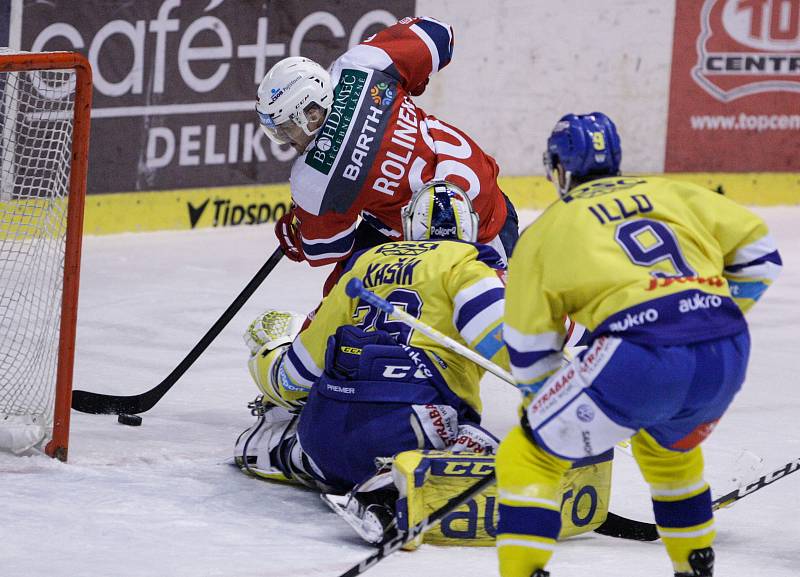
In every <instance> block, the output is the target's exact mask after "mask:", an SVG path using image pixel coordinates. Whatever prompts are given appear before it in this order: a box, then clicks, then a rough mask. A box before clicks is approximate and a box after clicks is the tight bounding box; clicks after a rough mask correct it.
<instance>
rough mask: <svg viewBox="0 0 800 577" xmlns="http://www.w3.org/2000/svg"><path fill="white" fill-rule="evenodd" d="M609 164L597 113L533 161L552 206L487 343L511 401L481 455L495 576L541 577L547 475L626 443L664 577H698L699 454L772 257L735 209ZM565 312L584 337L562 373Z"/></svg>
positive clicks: (704, 493) (704, 490)
mask: <svg viewBox="0 0 800 577" xmlns="http://www.w3.org/2000/svg"><path fill="white" fill-rule="evenodd" d="M620 159H621V147H620V140H619V135H618V133H617V129H616V126H615V125H614V123H613V122H612V121H611V120H610V119H609V118H608V117H607V116H606V115H604V114H602V113H592V114H587V115H574V114H569V115H566V116H564V117H563V118H561V120H559V122H558V123H557V124H556V126H555V129H554V130H553V132H552V134H551V135H550V137H549V139H548V143H547V151H546V152H545V166H546V168H547V172H548V176H549V177H550V179H551V180H553V182H554V183H555V184H556V187H557V189H558V192H559V195H560V198H559V200H557V201H556V202H554V203H553V204H552V205H551V206H550V207H548V209H547V210H545V211H544V213H543V214H542V215H541V216H540V217H539V218H538V219H537V220H536V221H535V222H534V223H533V224H532V225H531V226H530V227H529V228H528V229H527V230H526V231H525V232H524V233H523V235H522V237H521V238H520V241H519V243H518V244H517V246H516V248H515V252H514V255H513V256H512V258H511V261H510V264H509V276H508V286H507V290H506V311H505V317H504V319H505V325H504V328H503V338H504V340H505V342H506V345H507V348H508V351H509V356H510V361H511V372H512V374H513V375H514V377H515V379H516V381H517V382H518V384H519V386H520V387H521V388H523V389H525V390H526V391H527V394H526V396H525V401H524V403H523V408H522V411H521V414H522V419H521V424H520V425H519V426H518V427H516V428H515V429H513V430H512V431H511V433H510V434H509V435H508V436H507V437H506V438H505V439H504V440H503V441H502V443H501V445H500V449H499V451H498V455H497V459H496V466H497V478H498V491H499V495H500V505H499V512H500V515H499V525H498V538H497V548H498V557H499V564H500V573H501V575H502V577H546V576H548V575H549V573H548V572H547V571H546V569H545V567H546V565H547V563H548V561H549V560H550V557H551V555H552V554H553V550H554V545H555V540H556V537H557V535H558V533H559V529H560V523H561V518H560V515H559V513H558V510H559V504H560V501H559V499H560V495H559V494H558V493H559V487H560V481H561V479H562V477H563V476H564V474H565V472H566V471H567V470H568V469H569V467H570V464H571V463H572V462H573V461H575V460H576V459H581V458H586V457H591V456H593V455H597V454H600V453H602V452H603V451H607V450H608V449H609V448H611V447H613V446H614V444H615V443H617V442H618V441H620V440H623V439H626V438H628V437H632V448H633V454H634V457H635V459H636V461H637V463H638V465H639V467H640V469H641V471H642V474H643V476H644V478H645V480H646V481H647V483H648V484H649V486H650V492H651V496H652V504H653V511H654V514H655V519H656V525H657V527H658V531H659V534H660V536H661V538H662V540H663V542H664V544H665V546H666V550H667V553H668V555H669V557H670V560H671V562H672V566H673V569H674V572H675V575H676V577H689V576H702V577H710V576H711V575H712V574H713V562H714V551H713V548H712V543H713V540H714V535H715V532H714V519H713V514H712V509H711V492H710V489H709V486H708V484H707V483H706V482H705V480H704V478H703V458H702V453H701V450H700V446H699V445H700V443H701V442H702V441H703V439H705V438H706V437H707V436H708V435H709V434H710V433H711V431H712V430H713V428H714V426H715V425H716V423H717V422H718V421H719V419H720V418H721V417H722V415H723V414H724V412H725V410H726V409H727V407H728V406H729V404H730V403H731V401H732V399H733V397H734V395H735V394H736V392H737V391H738V390H739V388H740V387H741V385H742V382H743V381H744V377H745V371H746V368H747V362H748V356H749V349H750V337H749V334H748V330H747V323H746V322H745V319H744V313H745V312H746V311H747V310H748V309H749V308H750V307H751V306H753V304H754V303H755V301H756V300H758V298H759V297H761V295H762V294H763V293H764V291H765V290H766V289H767V288H768V287H769V285H770V284H771V282H772V281H773V280H774V279H775V277H776V276H777V274H778V272H779V270H780V268H781V259H780V256H779V254H778V251H777V249H776V247H775V244H774V242H773V240H772V238H771V237H770V235H769V233H768V230H767V226H766V224H765V223H764V222H763V220H762V219H761V218H759V217H758V216H756V215H755V214H753V213H752V212H751V211H749V210H747V209H746V208H744V207H742V206H740V205H738V204H736V203H735V202H733V201H731V200H729V199H726V198H725V197H723V196H721V195H719V194H716V193H714V192H712V191H709V190H706V189H704V188H702V187H699V186H695V185H693V184H690V183H686V182H680V181H673V180H668V179H665V178H650V177H623V176H620V173H619V166H620ZM565 315H568V316H569V317H570V318H571V319H573V320H575V321H576V322H577V323H580V324H581V325H583V326H585V327H586V329H587V331H589V341H590V342H589V346H588V348H587V349H586V350H585V351H583V352H582V353H581V354H579V355H578V356H577V357H575V358H574V359H572V360H571V361H570V362H569V363H567V364H563V362H562V352H561V351H562V347H563V344H564V329H563V322H562V319H563V318H564V316H565Z"/></svg>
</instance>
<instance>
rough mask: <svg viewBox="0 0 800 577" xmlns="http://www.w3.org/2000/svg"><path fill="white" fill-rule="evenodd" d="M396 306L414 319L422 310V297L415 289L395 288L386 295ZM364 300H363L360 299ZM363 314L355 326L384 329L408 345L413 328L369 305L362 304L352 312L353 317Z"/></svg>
mask: <svg viewBox="0 0 800 577" xmlns="http://www.w3.org/2000/svg"><path fill="white" fill-rule="evenodd" d="M386 300H387V301H389V302H390V303H391V304H393V305H394V306H395V307H397V308H402V309H403V310H405V312H407V313H408V314H410V315H411V316H412V317H414V318H415V319H418V318H419V315H420V312H421V311H422V299H421V298H420V296H419V294H417V292H416V291H412V290H409V289H395V290H393V291H392V292H391V293H389V296H387V297H386ZM360 302H362V303H363V302H364V301H360ZM362 315H363V320H362V321H361V322H359V323H358V324H357V325H356V326H357V327H358V328H360V329H362V330H364V331H371V330H374V329H378V330H381V331H386V332H387V333H389V334H390V335H392V336H393V337H394V339H395V340H396V341H397V342H398V343H400V344H401V345H408V343H409V341H410V340H411V331H412V330H413V329H412V328H411V327H409V326H408V325H406V324H404V323H402V322H401V321H398V320H389V318H388V317H389V316H390V315H388V314H387V313H385V312H384V311H382V310H380V309H378V308H376V307H374V306H372V305H369V304H362V305H361V306H359V307H356V310H355V312H354V313H353V318H355V319H357V318H359V317H361V316H362Z"/></svg>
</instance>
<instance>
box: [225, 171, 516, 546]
mask: <svg viewBox="0 0 800 577" xmlns="http://www.w3.org/2000/svg"><path fill="white" fill-rule="evenodd" d="M404 220H405V226H406V228H407V230H408V233H409V234H407V238H411V239H417V240H409V241H400V242H389V243H384V244H381V245H379V246H377V247H374V248H371V249H368V250H366V251H364V252H362V253H360V254H359V255H356V256H354V257H352V258H351V259H350V261H349V262H348V264H347V266H346V267H345V271H344V274H343V275H342V277H341V278H340V280H339V281H338V282H337V284H336V285H335V287H334V288H333V290H332V291H331V292H330V293H329V294H328V296H327V297H325V299H324V300H323V301H322V303H321V305H320V306H319V308H318V309H317V311H316V313H315V315H314V317H313V320H312V321H311V322H310V324H309V325H308V326H307V328H305V329H304V330H302V332H300V327H301V325H302V324H303V319H302V317H300V316H299V315H290V314H287V313H282V312H279V311H268V312H267V313H266V314H264V315H262V316H261V317H259V319H257V320H256V321H255V322H254V323H253V325H252V326H251V327H250V329H249V330H248V332H247V334H246V340H248V344H249V345H250V347H251V352H252V353H253V355H252V357H251V359H250V370H251V374H252V376H253V377H254V379H255V380H256V383H257V384H258V386H259V388H260V389H261V391H262V393H263V397H262V398H261V399H259V400H257V402H255V403H253V410H254V411H255V413H256V414H257V415H258V416H259V419H258V422H257V423H256V424H255V425H254V426H253V427H251V428H250V429H248V430H247V431H245V433H243V434H242V436H241V437H240V439H239V441H238V442H237V446H236V458H237V461H238V462H239V464H240V466H242V468H243V469H245V470H246V471H248V472H250V473H253V474H256V475H258V476H260V477H267V478H273V479H286V480H295V481H299V482H302V483H305V484H307V485H309V486H312V487H315V488H318V489H320V490H322V491H323V492H324V493H331V494H334V495H335V494H342V493H347V492H348V491H350V490H352V489H353V488H354V487H356V486H358V487H359V488H362V489H365V490H363V491H361V493H362V494H363V495H367V496H368V497H366V498H369V499H372V500H374V501H376V502H374V503H372V502H368V503H365V504H364V507H367V506H369V505H375V507H373V509H375V514H374V515H373V517H374V519H372V520H374V521H376V524H375V525H374V526H371V527H366V528H363V527H361V528H359V527H356V529H357V530H360V529H363V530H361V531H360V533H361V534H362V536H363V537H364V538H365V539H368V540H369V539H374V540H380V539H381V538H382V537H383V530H384V529H385V527H384V526H383V523H384V522H386V521H387V519H388V520H389V522H391V520H393V511H387V510H386V509H391V507H393V504H394V501H395V500H396V498H397V496H398V494H397V491H396V490H395V489H394V486H393V485H392V476H391V475H389V474H384V475H380V474H379V475H377V476H376V473H377V472H378V469H377V468H376V460H377V461H379V462H385V463H390V462H391V458H392V457H393V456H394V455H395V454H397V453H400V452H403V451H408V450H416V449H427V450H446V451H449V452H462V451H463V452H469V453H475V454H493V453H494V451H495V449H496V447H497V444H498V439H497V438H496V437H495V436H494V435H492V434H491V433H490V432H489V431H487V430H485V429H484V428H483V427H481V425H480V422H481V409H482V407H481V399H480V390H479V383H480V380H481V377H482V376H483V373H484V369H482V368H481V367H479V366H477V365H475V364H474V363H473V362H472V361H470V360H467V359H466V358H464V357H462V356H460V355H458V354H456V353H454V352H453V351H452V350H450V349H449V348H447V347H445V346H443V345H442V344H440V343H439V342H437V341H434V340H431V339H430V338H429V337H427V336H425V335H424V334H422V333H420V332H418V331H414V330H412V329H410V328H409V327H408V326H406V325H405V324H403V323H401V322H399V321H397V320H395V319H393V318H392V317H391V316H389V315H387V314H386V313H385V312H383V311H381V310H380V309H378V308H376V307H375V306H373V305H370V304H369V303H367V302H366V301H363V300H361V299H358V298H351V297H350V296H348V295H347V293H346V291H345V287H346V285H347V282H348V281H349V280H350V279H351V278H359V279H361V280H362V282H363V283H364V286H365V287H367V288H368V289H369V290H371V291H373V292H374V293H375V294H377V295H379V296H381V297H382V298H384V299H386V300H387V301H389V302H390V303H393V304H394V305H395V306H397V307H399V308H402V309H403V310H404V311H405V312H406V313H408V314H410V315H412V316H414V317H416V318H418V319H420V320H421V321H422V322H424V323H426V324H428V325H430V326H433V327H435V328H437V329H438V330H439V331H441V332H442V333H444V334H445V335H447V336H448V337H450V338H452V339H454V340H456V341H457V342H459V343H461V344H463V345H465V346H468V347H470V348H471V349H473V350H474V351H476V352H478V353H480V354H481V355H483V356H484V357H486V358H488V359H490V360H492V361H494V362H495V363H498V364H500V365H501V366H504V367H508V366H509V365H508V354H507V352H506V349H505V347H504V346H503V342H502V336H501V328H502V327H501V323H502V315H503V307H504V284H503V277H504V275H505V270H506V265H505V262H504V259H502V258H501V257H500V255H499V254H498V253H497V252H496V251H495V250H494V249H493V248H491V247H488V246H486V245H481V244H476V243H475V242H474V241H475V238H476V235H477V229H478V218H477V214H476V213H475V211H474V210H473V209H472V206H471V203H470V200H469V197H468V196H467V195H466V194H465V193H464V192H463V191H461V190H460V189H458V188H457V187H456V186H454V185H452V184H450V183H447V182H444V181H434V182H431V183H428V184H427V185H426V186H424V187H422V188H421V189H420V190H419V191H418V192H417V193H415V196H414V197H413V199H412V201H411V202H410V203H409V205H407V207H406V208H405V209H404ZM298 333H299V334H298ZM295 337H296V338H295ZM301 409H302V410H301ZM367 489H369V490H367ZM349 501H351V500H349V499H348V502H349ZM329 503H330V504H332V506H334V505H336V503H333V502H331V501H329ZM352 505H353V506H354V507H355V506H357V505H360V503H359V502H358V501H357V500H352ZM390 506H391V507H390ZM382 508H383V509H382ZM337 512H341V511H337ZM360 513H362V514H363V513H364V511H360ZM362 516H363V515H362ZM390 516H391V519H390ZM346 519H347V517H346ZM354 522H355V521H354ZM362 525H363V523H362ZM369 530H374V532H373V533H369ZM365 532H366V533H367V534H366V535H365V534H364V533H365Z"/></svg>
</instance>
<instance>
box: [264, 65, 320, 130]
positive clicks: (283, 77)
mask: <svg viewBox="0 0 800 577" xmlns="http://www.w3.org/2000/svg"><path fill="white" fill-rule="evenodd" d="M310 104H317V105H318V106H319V107H320V108H322V109H323V110H324V111H325V115H326V116H327V114H328V112H329V111H330V109H331V106H332V105H333V86H332V83H331V75H330V74H328V72H327V71H326V70H325V69H324V68H323V67H322V66H320V65H319V64H317V63H316V62H314V61H313V60H309V59H308V58H303V57H302V56H290V57H289V58H284V59H283V60H281V61H280V62H278V63H277V64H275V66H273V67H272V68H270V70H269V72H267V74H266V75H265V76H264V79H263V80H262V81H261V84H259V86H258V102H256V112H257V113H258V118H259V119H260V120H261V129H262V130H263V131H264V133H265V134H266V135H267V136H268V137H269V139H270V140H272V141H273V142H276V143H278V144H286V143H287V142H289V141H290V138H289V137H288V135H287V132H286V128H287V126H290V125H288V124H287V123H292V124H293V125H295V126H299V127H300V128H302V130H303V132H304V133H305V134H306V135H307V136H313V135H314V133H315V132H316V130H314V131H312V130H309V128H308V118H307V117H306V112H305V111H306V109H307V108H308V106H309V105H310ZM317 130H318V129H317Z"/></svg>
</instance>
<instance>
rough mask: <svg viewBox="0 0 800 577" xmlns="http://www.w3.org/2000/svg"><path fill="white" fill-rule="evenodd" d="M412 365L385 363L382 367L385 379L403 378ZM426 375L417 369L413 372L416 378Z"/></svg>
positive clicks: (409, 371) (422, 377)
mask: <svg viewBox="0 0 800 577" xmlns="http://www.w3.org/2000/svg"><path fill="white" fill-rule="evenodd" d="M413 368H414V367H409V366H408V365H386V366H385V367H384V368H383V376H384V377H386V378H387V379H404V378H405V377H407V376H408V375H409V373H411V370H412V369H413ZM426 376H427V375H425V373H424V372H423V371H422V370H420V369H417V370H416V371H415V372H414V377H415V378H417V379H424V378H425V377H426Z"/></svg>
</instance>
